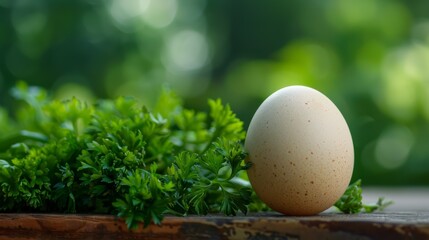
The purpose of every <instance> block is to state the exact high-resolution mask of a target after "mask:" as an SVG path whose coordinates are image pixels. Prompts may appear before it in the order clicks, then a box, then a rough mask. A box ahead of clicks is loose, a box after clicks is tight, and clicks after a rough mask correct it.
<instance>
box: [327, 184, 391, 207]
mask: <svg viewBox="0 0 429 240" xmlns="http://www.w3.org/2000/svg"><path fill="white" fill-rule="evenodd" d="M391 204H393V202H392V201H387V202H386V201H385V200H384V198H379V199H378V201H377V203H376V204H375V205H365V204H363V203H362V187H361V180H360V179H359V180H357V181H356V182H354V183H353V184H351V185H350V186H348V187H347V189H346V191H345V193H344V194H343V196H341V198H340V199H339V200H338V201H337V202H336V203H335V204H334V206H335V207H336V208H338V209H339V210H340V211H341V212H344V213H360V212H366V213H371V212H374V211H382V210H384V209H385V208H386V207H387V206H389V205H391Z"/></svg>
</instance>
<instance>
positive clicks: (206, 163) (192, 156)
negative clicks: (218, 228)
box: [0, 83, 252, 227]
mask: <svg viewBox="0 0 429 240" xmlns="http://www.w3.org/2000/svg"><path fill="white" fill-rule="evenodd" d="M12 94H13V96H14V97H15V98H17V99H18V100H19V101H20V108H19V109H17V111H16V118H15V120H13V119H12V118H10V117H8V116H7V114H6V112H5V111H3V110H2V111H1V112H0V113H1V116H0V117H1V118H0V124H1V126H2V127H4V128H8V129H11V130H14V131H11V133H10V134H8V135H6V136H1V137H2V138H0V159H1V160H0V210H1V211H4V212H23V211H32V212H51V211H55V212H65V213H79V212H92V213H114V214H117V215H118V216H120V217H123V218H125V220H126V223H127V224H128V226H129V227H136V226H137V225H138V223H139V222H144V224H145V225H148V224H149V223H151V222H154V223H160V222H161V220H162V218H163V216H164V214H166V213H169V214H176V215H182V216H183V215H188V214H207V213H213V212H214V213H219V212H220V213H224V214H226V215H235V214H236V213H237V212H239V211H240V212H243V213H246V212H247V211H248V205H249V203H250V201H251V194H252V190H251V188H250V187H246V186H243V185H242V184H240V183H239V182H237V181H235V179H236V178H238V175H239V173H240V172H241V171H243V170H245V169H247V168H248V167H249V166H248V165H246V164H245V163H244V158H245V157H246V154H245V152H244V150H243V147H242V144H241V142H242V141H243V139H244V136H245V132H244V130H243V123H242V122H241V121H240V120H239V119H238V118H237V117H236V116H235V114H234V113H233V112H232V111H231V108H230V107H229V106H228V105H223V104H222V102H221V101H220V100H209V107H210V111H209V112H208V113H206V112H196V111H194V110H191V109H185V108H183V106H182V105H181V102H180V100H179V99H178V98H177V97H175V96H174V94H172V93H169V92H165V93H164V94H163V95H162V96H161V98H160V101H159V104H158V105H157V106H156V107H155V110H154V111H149V110H148V108H146V107H145V106H142V105H141V104H140V103H139V102H138V101H136V100H135V99H131V98H118V99H116V100H100V101H99V102H97V103H96V104H94V105H88V104H85V103H84V102H81V101H79V100H78V99H75V98H73V99H70V100H67V101H58V100H52V99H50V98H49V96H48V94H46V92H45V91H44V90H43V89H40V88H36V87H28V86H27V85H25V84H24V83H19V84H18V85H17V87H16V88H14V89H13V90H12Z"/></svg>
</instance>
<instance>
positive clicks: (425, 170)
mask: <svg viewBox="0 0 429 240" xmlns="http://www.w3.org/2000/svg"><path fill="white" fill-rule="evenodd" d="M428 9H429V1H424V0H417V1H399V0H396V1H395V0H392V1H387V0H386V1H383V0H360V1H352V0H324V1H318V0H307V1H298V0H293V1H281V0H269V1H263V2H261V1H255V0H248V1H245V0H234V1H228V0H217V1H215V0H212V1H208V0H116V1H115V0H106V1H96V0H74V1H71V0H70V1H67V0H37V1H29V0H14V1H12V0H0V105H1V106H3V107H6V108H8V109H9V110H13V106H14V105H13V100H12V98H11V97H10V94H9V89H10V88H11V87H12V86H13V85H15V83H16V82H17V81H18V80H24V81H26V82H27V83H28V84H29V85H38V86H42V87H45V88H46V89H48V90H50V91H51V92H52V94H54V96H55V97H57V98H68V97H71V96H73V95H75V96H77V97H79V98H82V99H86V100H88V101H93V100H94V99H96V98H99V97H101V98H113V97H117V96H120V95H131V96H135V97H137V98H139V99H141V100H143V101H144V102H145V103H146V104H147V105H149V106H150V105H153V104H154V102H155V101H156V98H157V96H158V94H159V93H160V91H161V89H163V88H165V87H168V88H171V89H173V90H174V91H176V92H177V93H178V94H179V95H180V96H182V97H183V98H184V99H185V104H186V105H187V106H188V107H192V108H196V109H206V101H207V98H209V97H211V98H218V97H220V98H222V99H223V101H224V102H227V103H229V104H230V105H231V106H232V108H233V110H234V111H235V112H237V114H238V116H239V117H240V118H241V119H242V120H243V121H244V122H245V124H246V126H247V125H248V123H249V122H250V119H251V117H252V115H253V113H254V112H255V111H256V109H257V107H258V106H259V104H260V103H261V102H262V101H263V100H264V99H265V98H266V97H267V96H268V95H270V94H271V93H272V92H274V91H275V90H277V89H279V88H282V87H284V86H287V85H293V84H303V85H307V86H311V87H314V88H316V89H318V90H320V91H321V92H323V93H324V94H325V95H327V96H328V97H329V98H331V100H333V101H334V102H335V103H336V104H337V106H338V107H339V109H340V110H341V112H342V113H343V114H344V116H345V118H346V120H347V121H348V123H349V126H350V129H351V132H352V135H353V139H354V144H355V152H356V164H355V170H354V177H353V178H354V179H357V178H362V179H363V182H364V184H365V185H428V184H429V12H428V11H427V10H428Z"/></svg>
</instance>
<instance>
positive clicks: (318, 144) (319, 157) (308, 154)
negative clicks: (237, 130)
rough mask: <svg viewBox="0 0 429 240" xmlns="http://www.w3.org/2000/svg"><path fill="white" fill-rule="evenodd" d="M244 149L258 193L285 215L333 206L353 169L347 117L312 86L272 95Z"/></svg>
mask: <svg viewBox="0 0 429 240" xmlns="http://www.w3.org/2000/svg"><path fill="white" fill-rule="evenodd" d="M245 149H246V150H247V151H248V153H249V156H248V158H247V161H250V162H251V163H252V166H251V167H250V169H249V170H248V175H249V180H250V183H251V184H252V187H253V188H254V190H255V192H256V194H257V195H258V196H259V198H260V199H261V200H262V201H263V202H265V203H266V204H267V205H268V206H269V207H271V208H272V209H273V210H275V211H278V212H281V213H283V214H286V215H313V214H317V213H320V212H322V211H324V210H326V209H328V208H329V207H331V206H332V205H333V204H334V203H335V202H336V201H337V200H338V199H339V198H340V197H341V196H342V194H343V193H344V191H345V190H346V188H347V186H348V185H349V183H350V179H351V176H352V172H353V163H354V151H353V141H352V137H351V134H350V130H349V128H348V126H347V123H346V121H345V119H344V117H343V115H342V114H341V112H340V111H339V110H338V108H337V107H336V106H335V104H334V103H332V101H331V100H329V99H328V98H327V97H326V96H325V95H323V94H322V93H320V92H319V91H317V90H315V89H312V88H309V87H304V86H290V87H285V88H282V89H280V90H278V91H277V92H275V93H273V94H272V95H271V96H269V97H268V98H267V99H266V100H265V101H264V102H263V103H262V104H261V106H260V107H259V108H258V110H257V111H256V113H255V115H254V116H253V118H252V121H251V122H250V125H249V129H248V131H247V136H246V141H245Z"/></svg>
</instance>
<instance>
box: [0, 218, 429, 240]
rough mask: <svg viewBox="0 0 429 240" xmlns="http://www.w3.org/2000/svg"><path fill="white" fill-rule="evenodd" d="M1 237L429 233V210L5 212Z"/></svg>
mask: <svg viewBox="0 0 429 240" xmlns="http://www.w3.org/2000/svg"><path fill="white" fill-rule="evenodd" d="M0 239H97V240H101V239H199V240H203V239H429V212H418V213H417V212H414V213H413V212H404V213H372V214H358V215H346V214H336V213H324V214H321V215H318V216H310V217H287V216H282V215H279V214H274V213H273V214H257V215H249V216H236V217H224V216H205V217H198V216H192V217H172V216H171V217H166V218H165V219H164V222H163V224H162V225H159V226H158V225H150V226H149V227H147V228H143V226H140V227H139V228H138V229H136V230H133V231H130V230H128V229H127V227H126V225H125V223H124V221H122V220H119V219H116V218H115V217H113V216H106V215H60V214H58V215H56V214H0Z"/></svg>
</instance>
